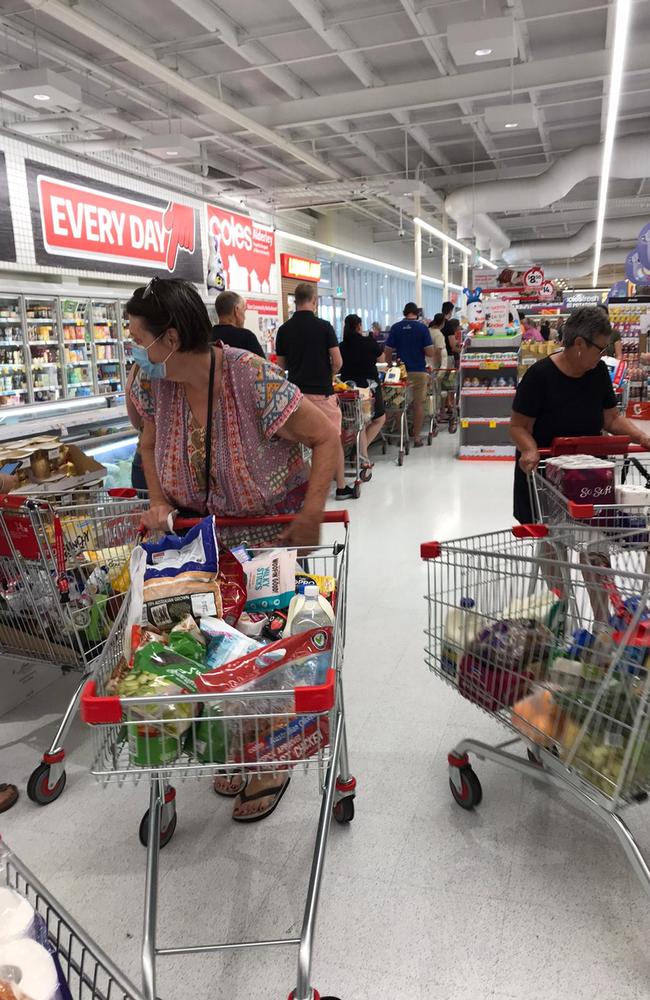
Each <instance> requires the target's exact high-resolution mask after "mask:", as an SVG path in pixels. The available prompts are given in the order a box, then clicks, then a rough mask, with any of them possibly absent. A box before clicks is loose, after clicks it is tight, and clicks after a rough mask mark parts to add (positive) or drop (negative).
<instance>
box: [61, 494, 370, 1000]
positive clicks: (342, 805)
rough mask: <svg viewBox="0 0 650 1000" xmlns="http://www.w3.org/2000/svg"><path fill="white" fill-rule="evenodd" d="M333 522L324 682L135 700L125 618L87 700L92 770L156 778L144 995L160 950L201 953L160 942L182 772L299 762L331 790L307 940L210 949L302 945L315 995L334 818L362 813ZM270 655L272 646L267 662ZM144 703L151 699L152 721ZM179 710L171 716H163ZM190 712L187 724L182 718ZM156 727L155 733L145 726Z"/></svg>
mask: <svg viewBox="0 0 650 1000" xmlns="http://www.w3.org/2000/svg"><path fill="white" fill-rule="evenodd" d="M290 521H291V517H289V516H285V517H274V518H256V519H253V520H248V521H239V520H236V519H218V520H217V526H218V527H219V528H221V529H226V528H227V529H229V530H233V529H241V532H242V536H245V534H246V531H247V529H249V528H253V527H263V526H278V527H281V526H282V525H283V524H286V523H288V522H290ZM323 521H324V523H326V524H329V525H333V526H335V528H336V535H337V538H336V540H335V541H334V542H332V543H330V544H327V545H321V546H318V547H317V548H315V549H314V550H313V551H311V552H310V555H309V571H310V572H312V573H317V574H320V575H323V576H330V577H334V578H335V580H336V583H337V587H336V608H335V612H336V618H335V625H334V630H333V640H332V641H333V644H332V656H331V666H330V669H329V671H328V674H327V678H326V680H325V682H324V683H321V684H315V685H312V686H307V687H295V688H289V689H282V690H255V691H231V692H228V693H225V694H213V693H206V692H205V691H199V692H197V693H194V694H187V695H172V696H162V697H161V696H157V697H154V696H150V695H147V696H145V697H134V698H124V697H120V696H118V695H116V694H112V693H110V689H111V685H110V682H111V678H112V677H113V676H114V674H115V671H116V668H119V666H120V663H121V661H122V656H123V632H122V621H123V620H125V618H126V613H127V608H126V606H125V607H124V609H123V611H122V616H121V617H120V619H118V621H117V622H116V623H115V627H114V629H113V631H112V633H111V636H110V637H109V640H108V643H107V647H106V649H105V651H104V654H103V656H102V658H101V660H100V662H99V664H98V666H97V669H96V671H95V674H94V677H93V680H92V681H89V682H88V683H87V684H86V688H85V691H84V694H83V696H82V700H81V711H82V718H83V719H84V721H85V722H86V723H88V724H90V726H91V727H92V731H93V759H92V763H91V771H92V773H93V774H94V775H95V776H96V777H97V778H98V779H99V780H101V781H110V780H112V779H113V780H116V781H117V782H118V783H122V782H123V781H124V780H126V779H132V780H135V781H139V780H141V779H142V778H143V777H145V778H148V780H149V784H150V796H149V809H148V810H147V812H146V813H145V815H144V817H143V820H142V823H141V825H140V840H141V842H142V843H143V844H144V845H145V846H146V847H147V885H146V893H145V934H144V945H143V984H144V986H143V992H144V995H145V998H146V1000H155V998H156V985H155V980H156V958H157V956H159V955H165V954H170V953H174V954H177V953H180V952H184V951H187V952H191V951H192V947H190V946H188V947H187V948H181V949H169V948H160V947H158V945H157V942H156V924H157V908H156V898H157V882H158V858H159V850H160V848H162V847H164V846H165V845H166V844H167V843H169V841H170V840H171V838H172V836H173V834H174V830H175V828H176V822H177V815H176V807H175V792H174V789H173V788H172V787H171V785H170V784H169V782H170V781H171V779H172V777H176V778H178V779H181V780H182V779H184V778H186V777H188V776H211V777H213V776H215V775H229V776H233V775H242V774H247V775H251V774H280V775H281V774H282V773H285V772H286V771H287V770H288V769H290V768H291V769H295V768H297V767H298V768H301V769H304V770H316V772H317V773H318V775H319V785H320V787H321V789H322V800H321V808H320V818H319V824H318V831H317V836H316V846H315V850H314V858H313V865H312V874H311V878H310V883H309V890H308V895H307V903H306V908H305V914H304V921H303V927H302V931H301V936H300V938H297V939H280V940H277V941H272V942H268V941H266V942H246V943H245V944H233V945H214V946H213V945H210V946H201V950H202V951H206V950H215V951H217V950H223V949H224V948H226V947H234V948H238V947H249V946H252V945H255V944H262V943H263V944H264V945H281V944H291V945H299V960H298V974H297V985H296V989H295V991H294V993H292V998H293V1000H313V997H315V996H317V994H316V993H315V991H313V990H312V988H311V985H310V969H311V951H312V942H313V935H314V924H315V913H316V907H317V902H318V894H319V890H320V880H321V876H322V869H323V861H324V857H325V850H326V844H327V837H328V832H329V827H330V821H331V818H332V816H334V818H335V819H336V820H337V821H338V822H340V823H348V822H350V821H351V820H352V818H353V816H354V794H355V787H356V782H355V779H354V778H353V777H352V776H351V775H350V773H349V764H348V755H347V740H346V733H345V716H344V711H343V696H342V681H341V669H342V664H343V649H344V644H345V619H346V601H347V567H348V515H347V512H345V511H341V512H338V511H337V512H329V513H326V514H325V515H324V518H323ZM264 656H265V653H264V649H263V648H262V649H261V650H260V653H259V658H260V663H261V662H262V661H263V658H264ZM143 706H146V710H145V718H146V723H145V724H143ZM165 712H167V716H166V719H164V717H163V713H165ZM175 719H179V720H181V719H182V724H183V725H182V730H183V731H182V733H181V732H179V729H180V726H178V725H176V724H175V722H174V721H173V720H175ZM145 730H146V733H145Z"/></svg>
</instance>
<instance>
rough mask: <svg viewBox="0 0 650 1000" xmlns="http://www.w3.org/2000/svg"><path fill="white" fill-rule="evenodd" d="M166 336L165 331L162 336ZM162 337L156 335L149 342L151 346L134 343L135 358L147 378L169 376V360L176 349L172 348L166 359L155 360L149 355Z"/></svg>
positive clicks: (133, 353)
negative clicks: (151, 341)
mask: <svg viewBox="0 0 650 1000" xmlns="http://www.w3.org/2000/svg"><path fill="white" fill-rule="evenodd" d="M164 336H165V335H164V333H161V334H160V337H164ZM160 337H156V339H155V340H154V341H153V343H151V344H149V347H141V346H140V344H134V345H133V347H132V351H131V353H132V356H133V360H134V361H135V362H136V364H138V365H139V366H140V368H141V370H142V373H143V374H144V375H146V376H147V378H167V361H168V360H169V358H171V356H172V354H173V353H174V351H173V350H171V351H170V352H169V354H168V355H167V357H166V358H165V360H164V361H156V362H154V361H152V360H151V359H150V357H149V351H150V349H151V348H152V347H153V345H154V344H157V343H158V341H159V340H160Z"/></svg>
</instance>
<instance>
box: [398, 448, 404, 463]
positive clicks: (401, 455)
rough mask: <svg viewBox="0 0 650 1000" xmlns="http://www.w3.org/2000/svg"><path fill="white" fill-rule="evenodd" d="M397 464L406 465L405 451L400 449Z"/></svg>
mask: <svg viewBox="0 0 650 1000" xmlns="http://www.w3.org/2000/svg"><path fill="white" fill-rule="evenodd" d="M397 464H398V465H404V452H403V451H400V452H399V454H398V456H397Z"/></svg>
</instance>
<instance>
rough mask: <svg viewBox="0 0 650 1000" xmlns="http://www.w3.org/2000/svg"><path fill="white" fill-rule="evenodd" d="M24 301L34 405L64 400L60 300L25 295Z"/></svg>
mask: <svg viewBox="0 0 650 1000" xmlns="http://www.w3.org/2000/svg"><path fill="white" fill-rule="evenodd" d="M24 301H25V331H26V340H27V345H28V350H29V363H30V369H31V373H32V388H33V392H34V402H35V403H44V402H50V401H52V400H55V399H62V398H63V395H64V388H63V386H64V380H63V368H62V365H63V346H62V341H61V336H60V327H59V316H58V310H57V300H56V299H48V298H36V297H32V296H25V300H24ZM25 395H26V394H25Z"/></svg>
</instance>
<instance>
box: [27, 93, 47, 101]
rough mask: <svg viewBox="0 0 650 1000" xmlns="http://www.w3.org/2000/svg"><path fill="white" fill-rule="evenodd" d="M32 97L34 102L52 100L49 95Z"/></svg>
mask: <svg viewBox="0 0 650 1000" xmlns="http://www.w3.org/2000/svg"><path fill="white" fill-rule="evenodd" d="M32 96H33V98H34V100H35V101H51V100H52V98H51V97H50V95H49V94H33V95H32Z"/></svg>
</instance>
